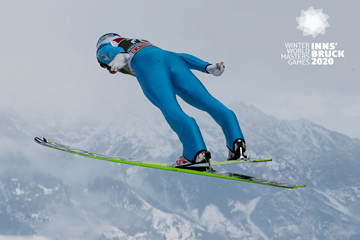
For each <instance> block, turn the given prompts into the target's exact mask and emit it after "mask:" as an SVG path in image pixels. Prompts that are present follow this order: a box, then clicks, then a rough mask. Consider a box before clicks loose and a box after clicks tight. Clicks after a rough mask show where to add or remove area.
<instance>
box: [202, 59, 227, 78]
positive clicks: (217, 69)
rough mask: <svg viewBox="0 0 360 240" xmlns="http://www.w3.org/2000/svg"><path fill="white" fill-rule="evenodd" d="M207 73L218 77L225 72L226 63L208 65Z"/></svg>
mask: <svg viewBox="0 0 360 240" xmlns="http://www.w3.org/2000/svg"><path fill="white" fill-rule="evenodd" d="M206 71H207V72H208V73H211V74H212V75H214V76H217V77H218V76H220V75H221V74H222V73H223V72H224V71H225V65H224V62H221V63H217V64H211V65H208V66H207V67H206Z"/></svg>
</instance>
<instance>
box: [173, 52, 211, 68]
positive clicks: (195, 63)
mask: <svg viewBox="0 0 360 240" xmlns="http://www.w3.org/2000/svg"><path fill="white" fill-rule="evenodd" d="M177 54H178V55H179V56H180V57H181V58H182V60H184V62H185V63H186V65H187V66H188V67H189V68H190V69H194V70H198V71H200V72H204V73H208V72H207V71H206V67H207V66H208V65H211V64H210V63H208V62H205V61H203V60H201V59H199V58H197V57H194V56H192V55H190V54H187V53H177Z"/></svg>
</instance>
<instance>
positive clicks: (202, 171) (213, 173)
mask: <svg viewBox="0 0 360 240" xmlns="http://www.w3.org/2000/svg"><path fill="white" fill-rule="evenodd" d="M34 140H35V142H36V143H38V144H40V145H43V146H46V147H50V148H54V149H57V150H61V151H65V152H69V153H73V154H77V155H80V156H84V157H90V158H96V159H100V160H106V161H110V162H117V163H123V164H130V165H135V166H141V167H149V168H157V169H162V170H168V171H174V172H183V173H190V174H197V175H203V176H208V177H217V178H224V179H231V180H238V181H244V182H251V183H257V184H263V185H270V186H275V187H282V188H301V187H305V185H296V184H290V183H284V182H278V181H272V180H267V179H262V178H256V177H251V176H246V175H242V174H237V173H228V172H223V171H217V170H214V169H213V168H212V167H210V166H206V165H200V166H197V165H193V166H190V167H187V168H175V167H169V166H167V164H166V163H159V162H137V161H135V160H134V159H132V158H124V157H118V156H108V155H103V154H98V153H94V152H90V151H85V150H81V149H77V148H72V147H69V146H66V145H62V144H59V143H55V142H53V141H51V140H48V139H46V138H44V137H35V139H34ZM259 161H271V159H265V160H259ZM229 162H230V161H229ZM242 162H251V161H242V160H240V161H234V162H233V163H242ZM252 162H256V160H254V161H252ZM218 163H221V162H218ZM211 165H214V164H211ZM215 165H220V164H216V163H215Z"/></svg>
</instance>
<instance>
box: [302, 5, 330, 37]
mask: <svg viewBox="0 0 360 240" xmlns="http://www.w3.org/2000/svg"><path fill="white" fill-rule="evenodd" d="M322 11H323V10H322V9H314V8H313V7H310V8H309V9H308V10H307V11H304V10H302V11H301V16H300V17H298V18H296V21H297V22H298V23H299V26H298V27H297V28H298V29H300V30H302V31H303V32H304V36H309V35H312V37H313V38H315V37H316V36H317V35H318V34H319V33H321V34H323V35H324V34H325V29H326V28H327V27H330V25H329V23H328V22H327V19H328V18H329V16H328V15H326V14H324V13H323V12H322Z"/></svg>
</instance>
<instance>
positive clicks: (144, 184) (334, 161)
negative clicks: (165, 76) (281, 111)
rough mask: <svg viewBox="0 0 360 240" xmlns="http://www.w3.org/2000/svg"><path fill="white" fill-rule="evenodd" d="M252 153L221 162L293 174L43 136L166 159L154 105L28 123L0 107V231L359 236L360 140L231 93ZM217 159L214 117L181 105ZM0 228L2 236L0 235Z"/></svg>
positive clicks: (166, 136)
mask: <svg viewBox="0 0 360 240" xmlns="http://www.w3.org/2000/svg"><path fill="white" fill-rule="evenodd" d="M230 108H231V109H233V110H234V111H235V113H236V114H237V116H238V119H239V122H240V123H241V127H242V129H243V133H244V135H245V137H246V141H247V145H248V147H249V148H250V150H251V152H252V157H253V158H273V159H274V161H273V162H270V163H258V164H240V165H231V166H226V167H224V169H225V170H227V171H231V172H238V173H243V174H247V175H251V176H257V177H264V178H268V179H274V180H279V181H285V182H290V183H298V184H306V185H307V187H306V188H303V189H294V190H288V189H280V188H275V187H270V186H263V185H256V184H250V183H246V182H237V181H230V180H225V179H213V178H208V177H203V176H193V175H189V174H183V173H174V172H167V171H161V170H158V169H147V168H141V167H134V166H126V165H121V164H116V163H109V162H105V161H99V160H94V159H88V158H84V157H80V156H73V155H71V154H68V153H63V152H60V151H56V150H52V149H47V148H44V147H41V146H39V145H37V144H35V143H33V141H32V139H33V137H34V136H37V135H42V136H45V137H48V138H49V139H52V140H54V141H57V142H60V143H63V144H66V145H70V146H74V147H78V148H81V149H85V150H90V151H94V152H99V153H104V154H110V155H119V156H126V157H133V158H136V159H138V160H141V161H149V160H150V161H151V160H153V161H162V162H171V161H174V160H175V159H176V158H177V157H179V156H180V155H181V151H182V147H181V144H180V142H179V140H178V139H177V136H176V135H175V134H174V133H173V132H172V130H171V129H170V127H168V125H167V124H166V123H165V121H164V120H163V117H162V116H161V115H159V114H152V115H150V116H146V118H144V117H143V116H141V115H140V114H136V113H134V112H132V113H122V114H120V115H119V116H117V117H116V118H114V121H113V122H112V123H111V124H108V123H107V124H105V123H94V122H81V123H73V124H65V125H64V124H62V123H61V120H56V121H52V122H49V123H48V125H46V126H36V124H30V123H29V122H27V121H26V120H21V119H20V117H19V116H17V115H16V114H14V113H9V112H3V113H0V143H1V147H0V174H1V175H0V237H1V236H2V235H36V236H38V237H41V238H44V239H45V238H46V239H96V240H117V239H359V238H360V228H359V226H360V217H359V216H360V205H359V204H358V202H359V200H360V186H359V182H360V177H359V174H358V171H359V170H360V168H359V166H358V164H357V161H359V160H360V157H359V156H360V140H359V139H351V138H349V137H347V136H344V135H342V134H339V133H337V132H332V131H329V130H327V129H325V128H323V127H322V126H319V125H316V124H314V123H311V122H309V121H307V120H303V119H301V120H297V121H280V120H278V119H276V118H274V117H272V116H268V115H265V114H264V113H262V112H261V111H260V110H258V109H257V108H255V107H253V106H247V105H245V104H242V103H234V104H232V105H231V106H230ZM188 111H189V114H190V115H192V116H194V117H195V119H196V120H197V122H198V124H199V125H200V128H201V130H202V132H203V135H204V138H205V141H206V144H207V146H208V149H209V150H210V151H211V152H212V155H213V158H214V159H219V160H222V159H224V158H225V156H226V154H227V149H226V147H225V139H224V137H223V136H222V133H221V131H220V128H219V127H218V126H217V125H216V123H215V122H214V121H213V120H212V119H211V118H210V117H209V116H207V115H206V114H205V113H202V112H198V111H193V110H188ZM0 239H1V238H0Z"/></svg>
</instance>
